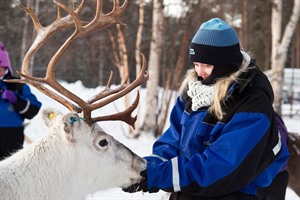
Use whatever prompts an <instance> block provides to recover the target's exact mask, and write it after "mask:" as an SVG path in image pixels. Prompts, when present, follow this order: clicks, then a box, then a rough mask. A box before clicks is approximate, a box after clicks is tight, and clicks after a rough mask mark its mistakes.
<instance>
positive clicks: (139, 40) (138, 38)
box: [130, 0, 145, 137]
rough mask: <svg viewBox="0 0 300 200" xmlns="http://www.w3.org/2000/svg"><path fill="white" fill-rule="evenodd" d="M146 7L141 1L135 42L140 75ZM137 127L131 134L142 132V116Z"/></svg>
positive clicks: (142, 0) (136, 67) (136, 71)
mask: <svg viewBox="0 0 300 200" xmlns="http://www.w3.org/2000/svg"><path fill="white" fill-rule="evenodd" d="M144 9H145V1H144V0H140V1H139V26H138V30H137V33H136V42H135V61H136V65H135V73H136V75H138V74H139V73H140V71H141V66H142V63H141V62H142V60H141V44H142V36H143V27H144ZM140 88H141V86H138V88H137V90H139V89H140ZM136 111H137V113H138V115H139V114H140V112H141V107H140V106H139V105H138V107H137V109H136ZM136 127H137V128H136V129H134V130H133V129H130V134H132V135H133V136H134V137H137V136H138V135H139V134H140V118H139V117H138V118H137V120H136Z"/></svg>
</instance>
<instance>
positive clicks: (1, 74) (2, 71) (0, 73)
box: [0, 67, 6, 78]
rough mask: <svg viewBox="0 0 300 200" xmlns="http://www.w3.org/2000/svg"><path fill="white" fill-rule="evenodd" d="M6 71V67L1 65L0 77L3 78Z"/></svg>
mask: <svg viewBox="0 0 300 200" xmlns="http://www.w3.org/2000/svg"><path fill="white" fill-rule="evenodd" d="M5 71H6V68H4V67H0V78H2V77H3V76H4V75H5Z"/></svg>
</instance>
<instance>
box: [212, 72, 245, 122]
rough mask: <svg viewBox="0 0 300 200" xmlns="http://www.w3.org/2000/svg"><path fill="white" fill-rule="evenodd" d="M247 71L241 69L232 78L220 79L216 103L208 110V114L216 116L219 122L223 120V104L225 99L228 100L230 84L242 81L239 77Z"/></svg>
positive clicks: (216, 89) (216, 86)
mask: <svg viewBox="0 0 300 200" xmlns="http://www.w3.org/2000/svg"><path fill="white" fill-rule="evenodd" d="M247 70H248V69H247V68H241V69H240V70H238V71H237V72H235V73H233V74H231V75H230V76H228V77H224V78H220V79H218V80H217V81H216V84H215V93H214V101H213V103H212V105H211V106H210V107H209V108H208V112H209V113H211V114H213V115H214V116H216V117H217V119H218V120H220V119H223V116H224V112H223V111H222V103H223V102H224V100H225V98H227V92H228V89H229V86H230V84H232V83H233V82H234V81H236V82H239V81H241V79H239V78H238V77H239V75H240V74H241V73H243V72H246V71H247Z"/></svg>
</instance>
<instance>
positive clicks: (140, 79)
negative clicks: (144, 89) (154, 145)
mask: <svg viewBox="0 0 300 200" xmlns="http://www.w3.org/2000/svg"><path fill="white" fill-rule="evenodd" d="M141 56H142V61H143V64H142V68H141V71H140V73H139V74H138V76H137V78H136V79H135V80H134V81H133V82H132V83H130V84H128V85H126V87H124V89H122V90H120V91H118V92H117V93H113V94H112V95H110V96H108V97H107V98H105V99H102V101H101V100H100V101H99V102H96V103H95V104H88V105H86V106H84V107H82V110H83V114H84V117H85V118H87V119H88V121H89V122H90V123H93V122H95V121H102V120H103V119H106V120H107V118H110V117H109V116H107V117H98V118H95V119H90V118H89V117H90V116H91V112H92V111H93V110H96V109H99V108H101V107H103V106H105V105H107V104H109V103H111V102H113V101H115V100H117V99H119V98H121V97H123V96H125V95H126V94H128V93H129V92H131V91H132V90H133V89H135V88H137V87H138V86H140V85H142V84H143V83H145V82H146V81H147V80H148V79H149V73H148V72H147V71H146V59H145V56H144V55H143V54H141ZM126 112H129V111H124V113H123V114H122V116H123V115H125V116H127V117H128V113H127V115H126ZM86 116H87V117H86ZM116 116H119V115H116ZM112 120H116V119H115V116H114V118H112ZM119 120H121V121H124V122H126V123H128V124H129V125H131V126H132V127H134V126H133V125H132V124H134V123H132V122H127V121H125V120H124V119H122V117H121V115H120V119H119ZM129 121H130V120H129Z"/></svg>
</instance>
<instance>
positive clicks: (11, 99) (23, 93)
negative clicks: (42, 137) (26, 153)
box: [0, 41, 42, 160]
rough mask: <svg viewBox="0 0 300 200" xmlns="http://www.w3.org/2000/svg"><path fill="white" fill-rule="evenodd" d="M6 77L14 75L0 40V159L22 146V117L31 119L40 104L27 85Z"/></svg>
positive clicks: (12, 77) (11, 77)
mask: <svg viewBox="0 0 300 200" xmlns="http://www.w3.org/2000/svg"><path fill="white" fill-rule="evenodd" d="M7 79H16V77H14V76H13V71H12V68H11V64H10V59H9V54H8V52H7V51H6V49H5V46H4V44H3V43H2V42H1V41H0V113H1V114H0V160H3V159H5V158H6V157H8V156H10V155H11V154H12V153H14V152H15V151H16V150H18V149H21V148H22V147H23V143H24V127H23V122H24V119H32V118H33V117H34V116H35V115H36V114H37V113H38V112H39V110H40V108H41V105H42V104H41V103H40V102H39V101H38V100H37V98H36V97H35V95H34V94H32V93H31V91H30V88H29V86H28V85H26V84H23V83H8V82H5V81H4V80H7Z"/></svg>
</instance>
